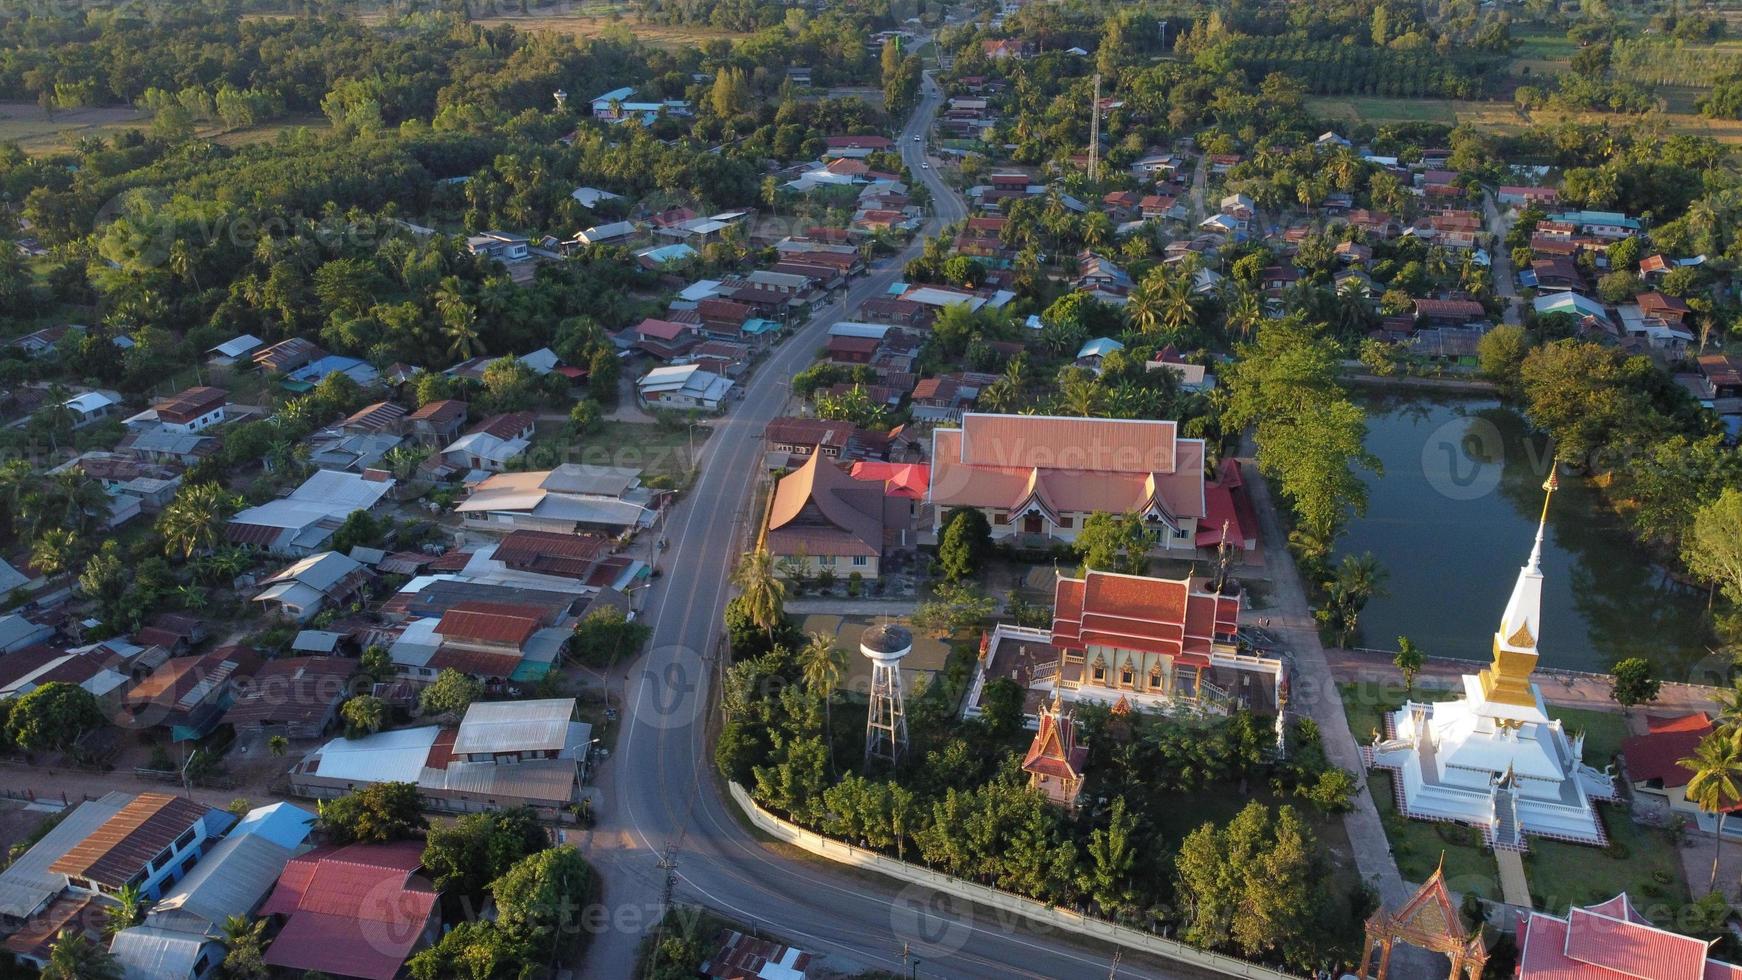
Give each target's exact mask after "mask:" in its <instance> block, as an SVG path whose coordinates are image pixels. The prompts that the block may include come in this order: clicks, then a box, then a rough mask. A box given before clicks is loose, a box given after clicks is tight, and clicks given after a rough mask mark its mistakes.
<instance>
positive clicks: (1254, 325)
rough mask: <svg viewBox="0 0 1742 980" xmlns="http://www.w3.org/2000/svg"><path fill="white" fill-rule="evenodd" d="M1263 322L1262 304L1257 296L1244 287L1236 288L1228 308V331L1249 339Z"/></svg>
mask: <svg viewBox="0 0 1742 980" xmlns="http://www.w3.org/2000/svg"><path fill="white" fill-rule="evenodd" d="M1263 322H1264V304H1263V303H1262V302H1260V301H1259V299H1258V294H1257V293H1255V292H1253V291H1252V290H1250V289H1247V288H1245V287H1244V286H1242V287H1238V289H1237V291H1236V292H1235V294H1234V302H1233V304H1232V305H1231V306H1229V307H1228V331H1229V332H1230V333H1234V334H1238V335H1240V337H1242V338H1249V337H1251V336H1252V334H1253V332H1254V331H1256V330H1257V329H1258V325H1259V324H1260V323H1263Z"/></svg>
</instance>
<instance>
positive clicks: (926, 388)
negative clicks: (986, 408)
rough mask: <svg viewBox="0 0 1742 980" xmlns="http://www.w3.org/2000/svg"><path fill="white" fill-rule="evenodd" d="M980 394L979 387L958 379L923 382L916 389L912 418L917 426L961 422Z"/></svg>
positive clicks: (937, 379) (941, 378) (923, 379)
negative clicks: (963, 414)
mask: <svg viewBox="0 0 1742 980" xmlns="http://www.w3.org/2000/svg"><path fill="white" fill-rule="evenodd" d="M979 394H980V389H979V388H978V387H975V386H972V385H965V384H963V383H961V382H960V381H959V380H957V379H955V378H951V377H947V376H945V377H936V378H922V379H921V380H920V381H919V383H917V384H915V385H914V386H913V394H912V396H911V398H910V400H909V404H910V405H911V406H912V411H911V415H912V417H913V419H914V421H916V422H960V421H961V419H962V413H963V412H965V411H967V410H968V409H970V408H972V407H974V400H975V399H976V398H978V397H979Z"/></svg>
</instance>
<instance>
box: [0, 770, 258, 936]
mask: <svg viewBox="0 0 1742 980" xmlns="http://www.w3.org/2000/svg"><path fill="white" fill-rule="evenodd" d="M235 823H236V818H235V817H234V816H232V815H231V814H229V813H226V812H225V811H223V810H220V809H217V808H216V807H212V806H208V805H206V804H204V803H198V802H195V801H194V800H191V799H188V798H186V797H182V796H174V795H171V794H168V793H137V794H135V793H126V792H121V791H115V792H111V793H107V794H105V795H104V796H102V797H100V798H98V799H95V800H90V801H87V802H85V803H82V804H79V805H78V806H77V807H74V808H73V809H72V810H71V811H70V812H68V813H67V815H66V816H65V817H64V818H63V819H62V820H61V821H60V822H59V823H57V824H56V825H55V826H54V828H53V829H52V830H50V831H49V832H48V833H47V834H45V835H44V836H43V837H42V839H41V840H39V841H37V842H36V843H35V844H33V845H31V847H30V849H29V850H27V851H25V852H24V854H22V855H20V856H19V857H18V858H17V859H16V860H14V861H13V862H12V863H11V864H10V865H8V866H7V868H6V870H5V871H0V919H3V920H4V921H5V922H7V923H9V924H10V923H19V922H24V921H27V920H32V919H36V918H38V917H39V916H43V915H45V914H46V913H47V910H48V909H49V906H50V905H51V904H54V903H56V902H60V901H72V902H79V903H90V902H99V903H101V902H102V901H103V900H104V899H112V898H113V897H114V896H115V894H116V893H117V892H119V891H120V890H121V889H122V888H126V887H129V886H131V887H133V888H135V889H137V890H138V892H139V894H140V895H141V896H142V897H143V898H145V899H146V900H147V901H151V900H155V899H156V898H158V897H159V896H160V895H162V894H163V893H164V892H165V891H166V890H168V889H169V888H171V887H173V886H174V885H175V883H176V882H178V881H180V880H182V879H183V878H185V877H186V876H187V874H188V872H189V871H191V870H193V867H194V865H195V864H196V863H197V862H198V861H199V858H200V856H201V855H202V854H205V853H206V852H207V851H208V850H210V849H211V846H212V844H213V843H214V842H215V841H216V840H217V838H218V837H220V836H221V835H222V834H223V833H224V832H225V831H226V830H229V829H230V827H231V826H233V825H234V824H235Z"/></svg>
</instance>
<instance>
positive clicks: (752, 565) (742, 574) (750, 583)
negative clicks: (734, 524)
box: [732, 547, 786, 642]
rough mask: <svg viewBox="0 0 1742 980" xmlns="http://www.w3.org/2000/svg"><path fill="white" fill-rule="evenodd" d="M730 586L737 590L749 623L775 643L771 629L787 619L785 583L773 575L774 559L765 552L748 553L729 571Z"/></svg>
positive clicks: (762, 550) (760, 549)
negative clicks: (766, 634)
mask: <svg viewBox="0 0 1742 980" xmlns="http://www.w3.org/2000/svg"><path fill="white" fill-rule="evenodd" d="M732 584H733V585H736V586H737V587H738V591H739V596H740V598H742V599H743V600H744V608H745V611H746V612H747V613H748V614H749V616H750V621H751V622H752V623H755V624H756V625H757V626H760V627H762V628H763V629H764V630H767V631H768V639H769V641H770V642H773V640H774V628H775V627H777V626H779V625H780V623H781V621H782V620H783V619H785V618H786V583H785V582H782V581H781V580H780V577H779V576H778V575H777V574H775V565H774V556H773V555H770V554H769V553H768V549H767V548H760V547H759V548H757V549H756V550H755V551H752V552H749V553H747V554H746V555H744V557H743V558H742V559H741V560H740V561H739V562H738V567H737V568H735V569H733V570H732Z"/></svg>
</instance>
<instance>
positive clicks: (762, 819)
mask: <svg viewBox="0 0 1742 980" xmlns="http://www.w3.org/2000/svg"><path fill="white" fill-rule="evenodd" d="M726 785H727V788H728V789H729V791H730V792H731V794H732V799H733V801H734V802H736V803H737V804H738V808H739V809H740V810H743V811H744V815H745V816H747V817H749V818H750V822H751V823H752V824H754V825H755V826H756V828H757V829H758V830H761V831H763V832H764V833H766V834H769V835H771V836H773V837H775V838H777V839H779V840H782V841H784V842H786V843H788V844H791V845H793V846H795V847H799V848H802V849H804V850H806V851H809V852H810V853H812V854H815V855H817V856H818V857H822V858H827V859H828V860H830V861H834V862H836V863H839V864H847V865H852V866H853V867H857V868H865V869H868V870H871V871H876V872H878V873H879V874H884V875H888V876H889V877H891V878H896V879H899V880H901V881H906V882H909V883H911V884H916V885H924V886H926V887H927V888H931V889H934V890H936V891H939V892H942V893H944V894H946V895H953V896H955V897H956V898H960V899H965V900H967V901H970V902H974V903H976V904H979V905H984V906H987V907H989V908H994V909H999V910H1002V911H1005V912H1012V913H1015V914H1017V915H1020V916H1022V917H1023V918H1025V919H1029V920H1031V921H1034V922H1038V923H1041V924H1043V925H1046V926H1051V927H1052V928H1054V929H1059V930H1061V931H1064V932H1072V933H1076V934H1077V935H1080V936H1086V937H1089V938H1091V939H1098V940H1101V941H1102V942H1107V943H1112V944H1113V945H1115V946H1119V947H1123V948H1125V949H1129V950H1132V951H1134V952H1140V953H1146V954H1148V955H1151V956H1158V957H1161V958H1162V959H1165V960H1173V961H1174V962H1177V963H1185V964H1188V965H1190V966H1194V967H1197V968H1198V969H1201V970H1209V971H1210V972H1212V973H1219V974H1221V975H1222V976H1225V977H1248V978H1267V980H1298V978H1296V977H1295V975H1294V974H1292V973H1284V972H1283V971H1281V970H1275V969H1272V968H1270V967H1267V966H1260V965H1258V964H1257V963H1250V962H1247V961H1246V960H1242V959H1239V958H1237V957H1233V956H1224V955H1222V954H1220V953H1212V952H1209V951H1208V950H1202V949H1198V948H1196V947H1194V946H1187V945H1186V944H1184V943H1181V942H1178V941H1175V940H1172V939H1163V938H1162V937H1160V936H1155V935H1151V934H1149V933H1147V932H1144V931H1142V930H1141V929H1133V928H1131V927H1130V926H1122V925H1118V924H1116V923H1112V922H1107V921H1105V920H1103V919H1096V918H1094V917H1092V916H1087V915H1082V914H1080V913H1077V912H1072V911H1070V910H1069V909H1061V908H1055V907H1053V906H1050V905H1047V904H1045V903H1044V902H1037V901H1035V900H1034V899H1031V898H1023V897H1022V896H1020V895H1012V894H1010V893H1009V892H1004V891H999V890H998V889H996V888H988V887H987V886H985V885H981V884H976V883H975V882H971V881H964V880H962V879H961V878H954V877H951V876H950V875H945V874H939V873H938V872H936V871H932V870H929V869H927V868H921V867H918V866H916V865H912V864H909V863H907V862H906V861H898V860H896V859H895V858H892V857H889V856H887V855H883V854H878V853H877V852H875V851H867V850H865V849H863V848H859V847H854V846H853V845H851V844H847V843H844V842H842V841H838V840H834V839H832V838H829V837H824V836H822V835H821V834H816V833H812V832H811V831H808V830H805V829H804V828H803V827H799V826H796V825H794V824H791V823H788V822H786V821H785V820H782V819H780V818H779V817H777V816H775V815H774V814H772V813H769V812H768V811H767V810H764V809H762V807H761V806H759V805H757V803H756V801H755V800H752V799H751V798H750V794H749V793H747V792H745V790H744V787H742V786H740V785H738V784H737V783H728V784H726Z"/></svg>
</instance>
